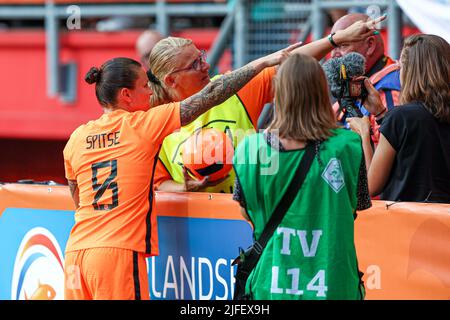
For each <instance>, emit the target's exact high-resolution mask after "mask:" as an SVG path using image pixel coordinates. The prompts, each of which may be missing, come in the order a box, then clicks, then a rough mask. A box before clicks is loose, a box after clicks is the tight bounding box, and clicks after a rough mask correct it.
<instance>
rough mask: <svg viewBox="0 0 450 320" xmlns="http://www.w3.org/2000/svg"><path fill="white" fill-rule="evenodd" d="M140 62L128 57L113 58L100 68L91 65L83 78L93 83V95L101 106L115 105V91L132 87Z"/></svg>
mask: <svg viewBox="0 0 450 320" xmlns="http://www.w3.org/2000/svg"><path fill="white" fill-rule="evenodd" d="M141 67H142V66H141V64H140V63H139V62H137V61H136V60H133V59H130V58H114V59H111V60H108V61H106V62H105V63H104V64H103V65H102V66H101V67H100V68H97V67H92V68H91V69H89V71H88V72H87V73H86V76H85V77H84V80H85V81H86V82H87V83H89V84H93V83H95V95H96V96H97V100H98V102H99V103H100V104H101V105H102V106H106V105H115V104H116V102H117V93H118V91H119V90H120V89H122V88H128V89H134V85H135V83H136V80H137V78H138V72H139V68H141Z"/></svg>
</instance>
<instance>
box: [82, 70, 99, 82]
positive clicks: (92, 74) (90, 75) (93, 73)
mask: <svg viewBox="0 0 450 320" xmlns="http://www.w3.org/2000/svg"><path fill="white" fill-rule="evenodd" d="M99 80H100V70H98V68H97V67H92V68H91V69H89V71H88V72H87V73H86V76H85V77H84V81H86V82H87V83H89V84H93V83H95V82H98V81H99Z"/></svg>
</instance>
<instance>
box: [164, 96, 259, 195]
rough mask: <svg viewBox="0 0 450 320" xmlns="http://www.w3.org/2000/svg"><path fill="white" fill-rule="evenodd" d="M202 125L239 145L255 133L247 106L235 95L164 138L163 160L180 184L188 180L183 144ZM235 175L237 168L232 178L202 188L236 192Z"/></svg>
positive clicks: (205, 190) (232, 171) (207, 190)
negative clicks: (221, 132) (223, 134)
mask: <svg viewBox="0 0 450 320" xmlns="http://www.w3.org/2000/svg"><path fill="white" fill-rule="evenodd" d="M200 128H215V129H218V130H221V131H223V132H225V133H226V134H228V136H229V137H230V138H231V137H232V138H233V139H232V140H233V145H234V147H236V146H237V145H238V143H239V142H240V141H241V140H242V139H243V138H244V136H245V135H248V134H251V133H254V132H255V129H254V127H253V124H252V122H251V121H250V117H249V115H248V114H247V111H246V110H245V107H244V105H243V104H242V103H241V101H240V100H239V98H238V97H237V95H234V96H232V97H230V98H229V99H228V100H226V101H225V102H224V103H222V104H219V105H217V106H215V107H214V108H212V109H210V110H209V111H207V112H206V113H204V114H202V115H201V116H200V117H198V118H197V119H196V120H194V121H193V122H191V123H189V124H188V125H186V126H184V127H181V129H180V131H177V132H174V133H172V134H170V135H169V136H167V137H166V138H165V139H164V142H163V144H162V146H161V150H160V152H159V159H160V160H161V161H162V163H163V164H164V166H165V167H166V169H167V171H168V172H169V174H170V175H171V176H172V179H173V180H174V181H176V182H178V183H184V176H183V169H182V165H183V160H182V158H181V152H182V150H183V143H184V142H185V141H186V140H187V139H188V138H189V137H190V136H191V135H192V134H193V133H194V132H195V131H196V130H199V129H200ZM234 178H235V173H234V170H231V172H230V175H229V177H228V178H227V179H226V180H225V181H223V182H221V183H220V184H218V185H216V186H214V187H208V188H206V189H204V190H202V191H203V192H224V193H232V192H233V187H234Z"/></svg>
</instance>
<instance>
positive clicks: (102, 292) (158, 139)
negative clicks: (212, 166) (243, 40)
mask: <svg viewBox="0 0 450 320" xmlns="http://www.w3.org/2000/svg"><path fill="white" fill-rule="evenodd" d="M298 45H299V44H295V45H292V46H290V47H288V48H286V49H284V50H281V51H278V52H276V53H274V54H271V55H269V56H266V57H263V58H260V59H257V60H255V61H253V62H250V63H249V64H247V65H246V66H244V67H242V68H240V69H238V70H236V71H234V72H232V73H229V74H227V75H225V76H223V77H221V78H220V79H217V80H216V81H214V82H211V83H210V84H209V85H207V86H206V87H205V88H203V90H201V91H200V92H198V93H196V94H195V95H193V96H191V97H186V99H184V100H182V101H180V102H175V103H168V104H164V105H161V106H157V107H154V108H150V105H149V99H150V97H151V95H152V91H151V90H150V88H149V86H148V81H149V79H148V76H147V74H146V72H145V70H144V69H143V68H142V66H141V64H140V63H139V62H137V61H135V60H132V59H129V58H114V59H111V60H109V61H107V62H105V63H104V64H103V65H102V66H101V67H100V68H97V67H93V68H91V69H90V70H89V72H88V73H87V74H86V78H85V80H86V82H88V83H89V84H93V83H95V93H96V96H97V100H98V102H99V103H100V105H101V107H102V108H103V112H104V113H103V115H102V116H101V117H100V118H99V119H96V120H93V121H89V122H88V123H86V124H83V125H81V126H80V127H79V128H77V129H76V130H75V131H74V132H73V133H72V135H71V136H70V139H69V141H68V142H67V145H66V147H65V148H64V165H65V174H66V178H67V179H68V182H69V187H70V191H71V193H72V197H73V199H74V202H75V205H76V213H75V225H74V226H73V228H72V230H71V233H70V236H69V239H68V242H67V246H66V250H65V252H66V257H65V298H66V299H149V289H148V277H147V270H146V263H145V258H146V257H148V256H152V255H157V254H158V237H157V230H158V229H157V226H156V216H155V214H154V213H153V208H154V203H155V201H154V197H153V174H154V170H155V165H156V160H157V159H158V151H159V149H160V146H161V144H162V141H163V139H164V138H165V137H166V136H167V135H169V134H170V133H172V132H173V131H175V130H177V129H178V128H180V127H181V126H183V125H186V124H188V123H190V122H191V121H193V120H195V119H196V118H197V117H198V116H199V115H201V114H202V113H203V112H205V111H207V110H208V109H209V108H211V107H213V106H215V105H217V104H220V103H222V102H223V101H225V100H226V99H227V98H229V97H230V96H231V95H233V94H234V93H235V92H236V91H238V90H239V89H241V88H242V86H244V85H245V84H246V83H247V82H248V81H249V80H250V79H252V78H253V77H254V76H256V75H257V74H258V73H259V72H260V71H262V70H263V69H264V68H266V67H270V66H273V65H276V64H278V63H280V62H281V60H282V59H284V58H285V57H286V56H287V55H288V54H289V52H290V51H292V50H293V49H295V48H296V47H297V46H298Z"/></svg>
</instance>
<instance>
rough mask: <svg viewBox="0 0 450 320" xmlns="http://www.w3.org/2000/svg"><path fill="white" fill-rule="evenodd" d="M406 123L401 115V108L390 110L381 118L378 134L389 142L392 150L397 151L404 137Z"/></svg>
mask: <svg viewBox="0 0 450 320" xmlns="http://www.w3.org/2000/svg"><path fill="white" fill-rule="evenodd" d="M406 130H407V123H406V119H405V118H404V117H403V115H402V113H401V107H397V108H394V109H392V110H390V111H389V112H388V113H387V114H386V116H385V117H384V118H383V123H382V124H381V127H380V132H381V133H382V134H383V136H384V137H385V138H386V139H387V141H389V143H390V145H391V146H392V148H394V150H396V151H398V150H399V149H400V146H401V145H402V141H403V139H404V138H405V136H406Z"/></svg>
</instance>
